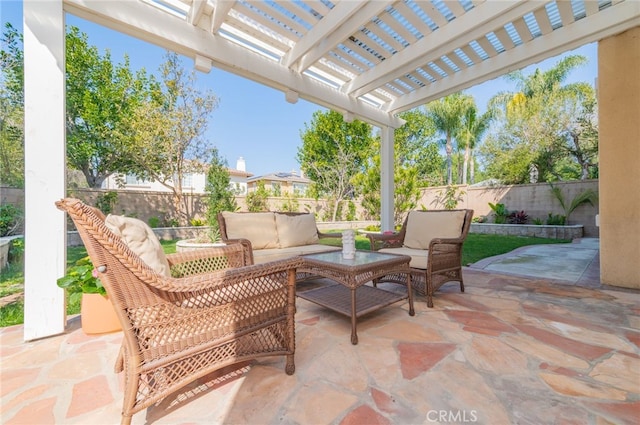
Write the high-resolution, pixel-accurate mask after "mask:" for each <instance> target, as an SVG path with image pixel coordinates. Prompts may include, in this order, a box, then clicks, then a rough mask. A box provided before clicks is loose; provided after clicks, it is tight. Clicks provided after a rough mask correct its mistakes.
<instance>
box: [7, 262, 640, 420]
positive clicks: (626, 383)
mask: <svg viewBox="0 0 640 425" xmlns="http://www.w3.org/2000/svg"><path fill="white" fill-rule="evenodd" d="M464 277H465V286H466V292H464V293H460V291H459V286H458V285H457V284H455V283H449V284H447V285H445V286H443V287H442V288H441V289H440V291H438V293H437V294H436V297H435V298H434V303H435V306H434V308H432V309H430V308H427V305H426V302H425V299H424V298H423V297H421V296H418V297H416V302H415V309H416V315H415V316H414V317H411V316H409V315H408V304H407V303H406V301H405V302H401V303H398V304H394V305H391V306H388V307H386V308H384V309H382V310H379V311H377V312H374V313H371V314H369V315H367V316H365V317H363V318H361V319H359V322H358V336H359V340H360V341H359V344H358V345H352V344H351V343H350V329H351V327H350V321H349V319H348V318H347V317H345V316H341V315H338V314H336V313H333V312H331V311H329V310H327V309H325V308H322V307H319V306H316V305H314V304H311V303H309V302H307V301H305V300H302V299H298V301H297V306H298V311H297V314H296V355H295V362H296V372H295V374H294V375H292V376H288V375H286V374H285V372H284V359H283V358H282V357H273V358H265V359H263V360H260V361H256V362H251V363H246V364H242V365H238V366H236V367H232V368H227V369H225V370H224V371H221V372H219V373H215V374H212V375H210V376H209V377H207V378H206V379H201V380H200V381H198V382H196V383H194V384H193V385H191V386H190V387H188V388H186V389H185V390H184V391H180V392H178V393H176V394H173V395H171V396H169V397H167V398H166V399H165V400H164V401H163V402H161V403H160V404H158V405H155V406H153V407H150V408H149V409H147V410H145V411H142V412H139V413H137V414H135V415H134V416H133V422H132V423H133V424H344V425H351V424H353V425H356V424H358V425H360V424H430V423H440V424H445V423H478V424H492V425H494V424H497V425H501V424H536V425H540V424H618V425H622V424H638V423H640V292H639V291H637V290H625V289H620V288H614V287H603V286H599V287H598V285H594V284H593V282H591V283H588V282H587V283H585V284H584V285H578V284H575V282H569V281H567V282H562V281H556V280H548V279H539V278H530V277H523V276H515V275H509V274H497V273H496V272H489V271H487V270H481V269H473V268H465V270H464ZM583 283H584V282H583ZM385 285H386V287H387V288H388V289H390V290H404V288H401V287H399V286H396V285H391V284H385ZM300 286H301V287H300V290H303V289H304V286H305V285H304V284H302V285H300ZM22 331H23V329H22V326H14V327H9V328H4V329H2V330H1V333H0V339H1V342H2V351H1V356H2V370H1V375H0V383H1V384H0V385H1V388H0V394H1V397H2V401H1V414H0V422H1V423H2V424H5V425H11V424H117V423H119V421H120V409H121V406H122V396H123V393H122V376H121V375H118V374H115V373H114V372H113V365H114V362H115V359H116V354H117V352H118V348H119V345H120V341H121V333H120V332H116V333H112V334H108V335H99V336H87V335H85V334H84V333H83V332H82V330H81V329H80V323H79V318H78V317H75V318H73V319H71V320H70V321H69V325H68V329H67V331H66V332H65V333H64V334H63V335H59V336H54V337H49V338H45V339H42V340H38V341H31V342H23V334H22Z"/></svg>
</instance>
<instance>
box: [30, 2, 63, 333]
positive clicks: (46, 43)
mask: <svg viewBox="0 0 640 425" xmlns="http://www.w3.org/2000/svg"><path fill="white" fill-rule="evenodd" d="M23 8H24V9H23V12H24V15H23V16H24V22H23V24H24V116H25V118H24V154H25V256H24V258H25V265H24V281H25V285H24V295H25V301H24V340H25V341H30V340H33V339H38V338H42V337H46V336H50V335H55V334H58V333H61V332H64V328H65V324H66V311H65V310H66V305H65V296H64V290H63V289H60V288H59V287H58V286H57V285H56V279H57V278H58V277H61V276H63V275H64V273H65V263H66V246H67V245H66V226H65V220H64V214H63V213H62V212H61V211H58V210H57V209H56V207H55V205H54V202H55V201H56V200H58V199H60V198H62V197H64V195H65V186H66V185H65V55H64V51H65V48H64V45H65V20H64V11H63V7H62V0H49V1H45V2H43V1H39V0H24V3H23Z"/></svg>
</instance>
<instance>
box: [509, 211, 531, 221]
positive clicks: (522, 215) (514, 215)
mask: <svg viewBox="0 0 640 425" xmlns="http://www.w3.org/2000/svg"><path fill="white" fill-rule="evenodd" d="M528 219H529V215H528V214H527V213H526V212H524V210H522V211H512V212H511V213H509V216H508V217H507V223H509V224H527V220H528Z"/></svg>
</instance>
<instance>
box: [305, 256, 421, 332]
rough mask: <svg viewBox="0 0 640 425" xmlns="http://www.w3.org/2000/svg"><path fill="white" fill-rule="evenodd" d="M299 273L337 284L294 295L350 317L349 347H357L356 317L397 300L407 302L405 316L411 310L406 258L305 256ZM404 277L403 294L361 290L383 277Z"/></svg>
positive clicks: (409, 276)
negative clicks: (397, 275) (396, 275)
mask: <svg viewBox="0 0 640 425" xmlns="http://www.w3.org/2000/svg"><path fill="white" fill-rule="evenodd" d="M301 258H302V260H303V264H302V266H301V267H300V268H299V269H298V270H299V271H303V272H307V273H311V274H314V275H318V276H322V277H325V278H328V279H331V280H333V281H335V282H337V284H334V285H328V286H323V287H320V288H315V289H310V290H308V291H303V292H298V294H297V295H298V296H299V297H300V298H302V299H305V300H307V301H311V302H312V303H315V304H318V305H321V306H323V307H326V308H329V309H331V310H333V311H335V312H338V313H341V314H344V315H346V316H349V317H351V343H352V344H357V343H358V334H357V332H356V322H357V319H358V317H360V316H362V315H365V314H367V313H370V312H372V311H375V310H378V309H380V308H382V307H386V306H388V305H390V304H393V303H396V302H398V301H401V300H405V299H407V298H408V299H409V315H410V316H413V315H414V314H415V312H414V310H413V291H412V288H411V273H410V269H409V261H411V257H409V256H407V255H395V254H385V253H381V252H375V251H356V255H355V258H354V259H352V260H347V259H344V258H342V251H331V252H322V253H318V254H307V255H303V256H302V257H301ZM394 274H403V275H406V281H407V285H406V288H407V293H406V294H402V293H395V292H390V291H386V290H384V289H381V288H377V287H375V286H365V284H366V283H367V282H371V281H373V282H374V284H375V283H376V280H375V279H378V278H380V277H383V276H388V275H394Z"/></svg>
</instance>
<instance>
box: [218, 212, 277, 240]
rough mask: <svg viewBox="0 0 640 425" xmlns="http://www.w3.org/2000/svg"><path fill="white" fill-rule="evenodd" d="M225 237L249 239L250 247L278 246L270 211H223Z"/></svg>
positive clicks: (274, 221)
mask: <svg viewBox="0 0 640 425" xmlns="http://www.w3.org/2000/svg"><path fill="white" fill-rule="evenodd" d="M222 216H223V217H224V223H225V227H226V229H227V238H229V239H249V240H250V241H251V248H252V249H269V248H278V247H279V244H278V233H277V232H276V219H275V217H274V214H273V213H272V212H258V213H234V212H229V211H223V212H222Z"/></svg>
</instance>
